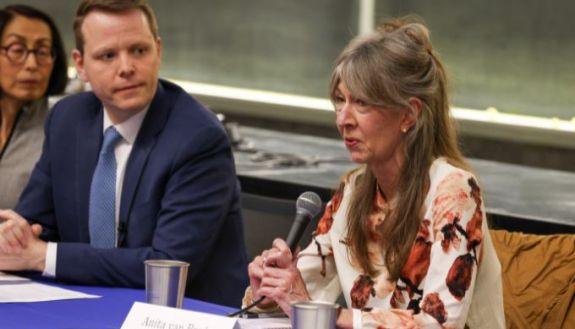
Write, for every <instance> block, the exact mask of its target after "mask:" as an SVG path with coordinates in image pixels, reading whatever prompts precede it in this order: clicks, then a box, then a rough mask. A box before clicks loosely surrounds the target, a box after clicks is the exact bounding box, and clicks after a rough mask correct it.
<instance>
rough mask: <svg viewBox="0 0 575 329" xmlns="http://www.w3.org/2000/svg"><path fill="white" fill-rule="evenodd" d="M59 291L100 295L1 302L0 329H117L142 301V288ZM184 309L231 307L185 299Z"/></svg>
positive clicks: (221, 311) (218, 311)
mask: <svg viewBox="0 0 575 329" xmlns="http://www.w3.org/2000/svg"><path fill="white" fill-rule="evenodd" d="M50 284H52V285H56V286H58V287H61V288H65V289H70V290H75V291H80V292H84V293H88V294H94V295H99V296H102V297H101V298H95V299H70V300H59V301H51V302H35V303H1V304H0V328H1V329H119V328H120V327H121V326H122V323H123V322H124V319H125V318H126V316H127V315H128V312H129V311H130V308H131V307H132V304H133V303H134V302H136V301H141V302H144V301H145V299H146V293H145V291H144V290H143V289H126V288H111V287H88V286H75V285H64V284H55V283H50ZM183 308H184V309H189V310H194V311H199V312H207V313H212V314H219V315H225V314H227V313H230V312H232V311H234V309H233V308H230V307H226V306H220V305H214V304H210V303H205V302H201V301H197V300H193V299H188V298H186V299H185V300H184V307H183Z"/></svg>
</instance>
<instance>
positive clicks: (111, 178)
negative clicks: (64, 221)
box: [89, 126, 122, 248]
mask: <svg viewBox="0 0 575 329" xmlns="http://www.w3.org/2000/svg"><path fill="white" fill-rule="evenodd" d="M121 138H122V136H121V135H120V134H119V133H118V131H117V130H116V128H114V127H113V126H110V127H108V129H106V132H105V133H104V142H103V143H102V149H101V150H100V158H99V159H98V165H97V166H96V170H95V171H94V176H92V185H91V186H90V205H89V207H90V210H89V211H90V212H89V219H90V220H89V224H90V244H91V245H92V246H94V247H97V248H114V246H115V244H116V155H115V154H114V148H115V146H116V144H117V143H118V141H119V140H120V139H121Z"/></svg>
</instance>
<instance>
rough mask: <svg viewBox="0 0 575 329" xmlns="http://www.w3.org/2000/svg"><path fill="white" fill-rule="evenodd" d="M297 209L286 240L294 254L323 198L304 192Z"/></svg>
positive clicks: (235, 314)
mask: <svg viewBox="0 0 575 329" xmlns="http://www.w3.org/2000/svg"><path fill="white" fill-rule="evenodd" d="M295 208H296V212H295V219H294V221H293V224H292V226H291V228H290V231H289V233H288V236H287V238H286V243H287V245H288V246H289V249H290V250H291V252H292V253H293V252H295V250H296V248H297V245H298V243H299V240H300V239H301V236H302V235H303V232H304V231H305V229H306V228H307V226H308V225H309V222H310V221H311V219H312V218H314V217H315V216H316V215H317V214H319V212H320V211H321V208H322V206H321V198H320V197H319V195H317V193H315V192H310V191H308V192H303V193H302V194H301V195H300V196H299V197H298V198H297V200H296V204H295ZM265 298H266V297H265V296H261V297H260V298H259V299H258V300H256V301H254V302H253V303H251V304H250V305H248V306H246V307H244V308H242V309H240V310H239V311H236V312H233V313H230V314H228V316H229V317H234V316H237V315H240V314H244V313H246V312H247V311H249V310H250V309H251V308H253V307H254V306H257V305H258V304H259V303H261V302H262V301H263V300H264V299H265Z"/></svg>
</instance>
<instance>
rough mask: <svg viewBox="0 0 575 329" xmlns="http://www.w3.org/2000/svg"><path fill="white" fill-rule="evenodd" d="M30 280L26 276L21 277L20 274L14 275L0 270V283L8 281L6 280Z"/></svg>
mask: <svg viewBox="0 0 575 329" xmlns="http://www.w3.org/2000/svg"><path fill="white" fill-rule="evenodd" d="M25 281H30V279H28V278H23V277H21V276H16V275H12V274H8V273H4V272H0V283H8V282H25Z"/></svg>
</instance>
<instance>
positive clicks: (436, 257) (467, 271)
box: [298, 158, 505, 329]
mask: <svg viewBox="0 0 575 329" xmlns="http://www.w3.org/2000/svg"><path fill="white" fill-rule="evenodd" d="M354 179H355V176H353V175H352V176H350V177H348V178H347V180H346V181H345V182H344V184H343V186H342V187H341V188H340V189H339V190H338V191H337V192H336V193H335V194H334V196H333V197H332V199H331V201H330V202H329V203H328V204H327V207H326V210H325V213H324V215H323V216H322V218H321V219H320V221H319V223H318V226H317V228H316V230H315V232H314V236H313V240H312V242H311V243H310V245H309V246H308V247H307V248H305V249H304V250H302V251H301V252H300V253H299V254H298V268H299V270H300V271H301V273H302V276H303V278H304V281H305V282H306V285H307V288H308V291H309V293H310V295H311V296H312V298H313V299H315V300H326V301H335V300H336V299H337V298H338V296H339V295H340V294H341V293H342V292H343V295H344V297H345V299H346V302H347V305H348V306H351V307H352V308H355V309H360V310H362V311H361V323H362V324H361V327H362V328H464V327H465V325H466V322H467V324H468V325H469V326H470V328H472V329H473V328H476V327H483V328H504V326H505V322H504V321H505V320H504V315H503V301H502V289H501V275H500V273H501V269H500V266H499V263H498V261H497V258H496V254H495V252H494V250H493V246H492V244H491V241H490V239H489V234H488V233H487V232H488V231H487V225H486V217H485V210H484V206H483V201H482V198H481V193H480V190H479V186H478V184H477V181H476V180H475V178H474V177H473V176H472V175H471V174H470V173H468V172H466V171H463V170H461V169H458V168H456V167H453V166H451V165H450V164H448V163H447V162H446V161H445V160H444V159H443V158H440V159H437V160H435V161H434V162H433V164H432V166H431V169H430V180H431V181H430V183H431V184H430V189H429V193H428V195H427V197H426V199H425V202H424V219H423V222H422V223H421V226H420V228H419V231H418V233H417V237H416V239H415V242H414V243H413V246H412V248H411V252H410V254H409V256H408V259H407V262H406V264H405V266H404V268H403V270H402V271H401V275H400V278H399V279H398V280H397V281H396V282H393V283H390V282H389V281H388V280H387V277H388V272H387V270H386V267H385V264H384V258H383V256H382V253H381V251H380V247H379V245H380V240H381V239H383V238H385V237H383V236H381V234H380V233H379V232H378V229H377V228H378V226H379V225H381V223H382V222H383V221H385V217H386V215H387V214H388V213H389V210H390V207H391V205H390V204H388V202H386V200H385V199H384V198H383V197H382V196H381V194H380V193H379V192H377V193H376V209H374V211H373V212H372V214H371V216H370V217H369V225H370V227H371V228H372V230H373V231H372V234H370V236H368V237H366V238H367V239H368V240H369V241H368V251H369V257H370V259H371V261H372V263H373V264H375V267H376V269H377V270H378V273H379V274H378V275H377V276H376V277H371V276H369V275H367V274H365V273H363V271H362V270H361V268H360V267H359V266H357V265H356V264H355V261H354V259H350V257H351V256H350V254H349V253H348V248H347V246H346V243H345V239H346V220H347V219H346V211H347V208H348V203H349V200H350V197H351V194H352V189H353V187H352V186H353V182H354ZM484 249H488V250H487V251H488V252H487V253H485V252H484ZM484 257H489V258H490V259H489V261H488V262H485V263H486V264H484V259H483V258H484ZM478 268H479V269H481V270H483V271H486V272H487V275H485V274H482V275H480V277H481V278H482V279H481V280H482V281H485V284H486V285H489V287H488V288H487V289H490V290H489V293H485V292H484V293H481V294H478V296H479V297H480V298H481V299H483V300H481V301H474V300H475V299H477V298H476V297H478V296H475V297H474V288H477V289H479V287H478V286H479V283H478V284H476V280H477V278H478ZM483 277H485V279H483ZM472 301H474V303H472ZM486 303H488V305H487V306H486ZM471 304H474V307H471ZM470 307H471V311H470ZM468 313H469V317H468ZM471 313H476V314H471ZM488 317H489V318H490V319H486V318H488ZM356 321H357V320H356ZM356 321H354V322H356Z"/></svg>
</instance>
